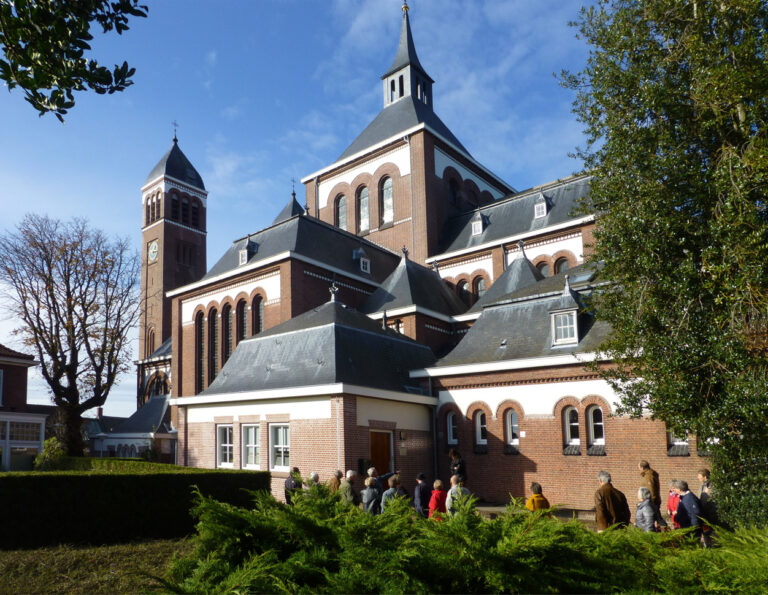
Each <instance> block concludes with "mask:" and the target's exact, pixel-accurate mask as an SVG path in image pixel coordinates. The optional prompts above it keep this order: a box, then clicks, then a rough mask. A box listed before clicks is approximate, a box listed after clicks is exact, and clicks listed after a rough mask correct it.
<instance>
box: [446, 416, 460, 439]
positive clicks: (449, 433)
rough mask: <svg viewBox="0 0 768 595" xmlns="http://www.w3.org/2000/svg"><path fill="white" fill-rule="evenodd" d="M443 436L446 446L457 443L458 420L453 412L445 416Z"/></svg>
mask: <svg viewBox="0 0 768 595" xmlns="http://www.w3.org/2000/svg"><path fill="white" fill-rule="evenodd" d="M445 435H446V441H447V442H448V444H458V443H459V420H458V419H457V418H456V413H454V412H453V411H451V412H450V413H448V415H446V416H445Z"/></svg>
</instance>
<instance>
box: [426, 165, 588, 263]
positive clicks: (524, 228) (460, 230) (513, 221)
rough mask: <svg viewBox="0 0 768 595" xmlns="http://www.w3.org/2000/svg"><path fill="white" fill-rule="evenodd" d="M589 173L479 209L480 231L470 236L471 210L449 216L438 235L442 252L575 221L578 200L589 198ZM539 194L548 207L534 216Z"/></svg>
mask: <svg viewBox="0 0 768 595" xmlns="http://www.w3.org/2000/svg"><path fill="white" fill-rule="evenodd" d="M590 179H591V176H579V177H573V178H568V179H566V180H563V181H558V182H554V183H552V184H546V185H544V186H539V187H536V188H532V189H530V190H525V191H523V192H519V193H517V194H515V195H513V196H511V197H509V198H506V199H504V200H499V201H496V202H494V203H491V204H490V205H487V206H485V207H481V208H480V213H481V214H482V215H483V216H484V218H485V219H484V221H485V225H484V226H483V232H482V233H481V234H479V235H474V236H473V235H472V218H473V217H474V216H475V212H474V211H473V212H470V213H464V214H462V215H458V216H456V217H453V218H452V219H449V220H448V221H447V222H446V224H445V226H444V227H443V232H442V234H441V245H442V252H443V253H444V254H445V253H452V252H458V251H460V250H466V249H469V248H472V247H474V246H480V245H483V244H487V243H489V242H494V241H496V240H501V239H504V238H508V237H510V236H516V235H520V234H525V233H527V232H533V231H537V230H541V229H545V228H547V227H551V226H553V225H559V224H563V223H567V222H568V221H572V220H573V221H575V220H576V219H578V218H579V216H578V215H576V214H575V213H574V211H575V209H576V207H577V206H578V204H579V201H580V200H581V199H582V198H588V197H589V182H590ZM541 194H543V195H544V196H545V197H546V198H547V201H548V204H549V209H548V211H547V214H546V215H545V216H544V217H539V218H536V217H534V204H535V202H536V200H537V199H538V198H539V196H540V195H541Z"/></svg>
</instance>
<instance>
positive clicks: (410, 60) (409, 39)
mask: <svg viewBox="0 0 768 595" xmlns="http://www.w3.org/2000/svg"><path fill="white" fill-rule="evenodd" d="M409 64H410V65H411V67H412V68H417V69H418V70H419V72H420V73H421V74H423V75H424V76H425V77H426V78H428V79H429V81H430V82H432V83H434V82H435V81H433V80H432V78H431V77H430V76H429V75H428V74H427V71H426V70H424V67H423V66H422V65H421V62H419V57H418V56H417V55H416V46H415V45H414V43H413V35H411V22H410V19H409V18H408V11H407V10H404V11H403V25H402V27H401V29H400V43H399V44H398V46H397V54H396V55H395V60H394V62H392V66H390V67H389V70H387V72H385V73H384V74H383V75H382V77H381V78H382V79H385V78H387V77H388V76H389V75H390V74H393V73H395V72H396V71H398V70H400V69H401V68H403V67H405V66H408V65H409Z"/></svg>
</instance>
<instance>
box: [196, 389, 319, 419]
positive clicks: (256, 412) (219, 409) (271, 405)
mask: <svg viewBox="0 0 768 595" xmlns="http://www.w3.org/2000/svg"><path fill="white" fill-rule="evenodd" d="M267 415H288V417H289V418H290V419H292V420H294V419H330V418H331V398H330V397H328V396H321V397H306V398H302V399H291V400H290V401H287V400H286V401H282V400H275V401H250V402H248V401H246V402H238V403H232V404H226V403H224V404H216V405H188V406H187V423H190V424H192V423H206V422H213V421H214V419H215V418H217V417H232V418H233V420H234V421H239V417H240V416H259V417H261V418H264V417H265V416H267Z"/></svg>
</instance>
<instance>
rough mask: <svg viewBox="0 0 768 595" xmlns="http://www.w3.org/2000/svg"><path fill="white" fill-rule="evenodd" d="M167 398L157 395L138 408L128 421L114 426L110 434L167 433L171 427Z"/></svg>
mask: <svg viewBox="0 0 768 595" xmlns="http://www.w3.org/2000/svg"><path fill="white" fill-rule="evenodd" d="M168 398H169V397H168V396H167V395H157V396H154V397H151V398H150V399H149V401H147V402H146V403H144V405H142V406H141V407H139V408H138V409H137V410H136V412H135V413H134V414H133V415H131V416H130V417H129V418H128V419H126V420H125V421H123V422H122V423H120V424H117V425H116V426H114V427H113V428H112V430H111V432H109V433H110V434H149V433H152V432H159V433H167V432H170V431H171V430H172V429H173V427H172V426H171V410H170V408H169V407H168Z"/></svg>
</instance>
